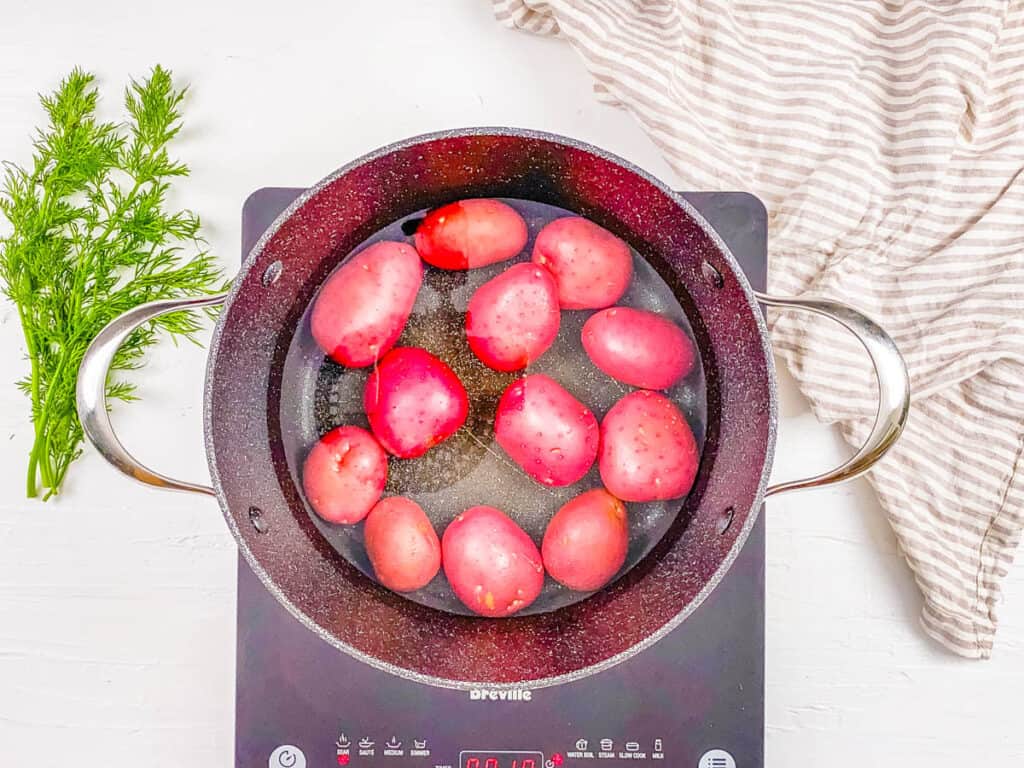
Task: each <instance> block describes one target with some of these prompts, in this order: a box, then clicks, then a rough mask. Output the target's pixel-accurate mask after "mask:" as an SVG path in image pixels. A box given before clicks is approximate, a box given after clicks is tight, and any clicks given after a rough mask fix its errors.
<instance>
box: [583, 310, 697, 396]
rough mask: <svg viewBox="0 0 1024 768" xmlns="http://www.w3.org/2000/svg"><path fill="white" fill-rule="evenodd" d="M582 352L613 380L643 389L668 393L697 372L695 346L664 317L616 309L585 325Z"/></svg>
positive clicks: (679, 329) (599, 314) (599, 313)
mask: <svg viewBox="0 0 1024 768" xmlns="http://www.w3.org/2000/svg"><path fill="white" fill-rule="evenodd" d="M582 341H583V348H584V349H585V350H586V351H587V354H588V355H589V356H590V360H591V362H593V363H594V365H596V366H597V367H598V368H600V369H601V370H602V371H604V372H605V373H606V374H608V375H609V376H611V377H612V378H613V379H617V380H619V381H621V382H622V383H623V384H629V385H630V386H633V387H642V388H643V389H668V388H669V387H671V386H672V385H674V384H675V383H676V382H677V381H679V380H680V379H681V378H683V377H684V376H685V375H686V374H688V373H689V372H690V371H691V370H692V369H693V362H694V352H693V344H692V343H691V342H690V339H689V337H688V336H687V335H686V334H685V333H684V332H683V330H682V329H681V328H680V327H679V326H678V325H676V324H675V323H673V322H672V321H671V320H666V319H665V318H664V317H661V315H656V314H655V313H653V312H646V311H644V310H642V309H632V308H630V307H612V308H611V309H605V310H603V311H601V312H597V313H595V314H594V315H592V316H591V317H590V318H589V319H588V320H587V322H586V323H584V325H583V333H582Z"/></svg>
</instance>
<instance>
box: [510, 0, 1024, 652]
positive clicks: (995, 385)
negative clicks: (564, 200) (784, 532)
mask: <svg viewBox="0 0 1024 768" xmlns="http://www.w3.org/2000/svg"><path fill="white" fill-rule="evenodd" d="M493 4H494V9H495V13H496V16H497V18H498V19H499V20H500V21H501V22H503V23H504V24H506V25H508V26H510V27H516V28H520V29H524V30H527V31H530V32H534V33H538V34H558V35H561V36H562V37H564V38H565V39H566V40H567V41H568V42H569V44H571V45H572V46H573V47H574V48H575V49H576V51H577V52H578V53H579V55H580V56H581V57H582V59H583V61H584V62H585V64H586V66H587V68H588V69H589V71H590V73H591V74H592V75H593V77H594V80H595V85H594V88H595V91H596V93H597V96H598V97H599V98H600V99H602V100H604V101H606V102H609V103H613V104H617V105H620V106H622V107H623V108H625V109H626V110H628V111H629V112H630V113H631V114H632V115H633V116H635V118H636V119H637V120H638V121H639V122H640V124H641V125H642V126H643V127H644V129H645V130H646V131H647V133H648V134H649V135H650V137H651V138H652V139H653V140H654V141H655V142H656V143H657V144H658V146H659V147H660V148H661V149H662V151H663V152H664V154H665V156H666V158H667V159H668V161H669V163H670V164H671V165H672V167H673V169H674V170H675V171H676V172H677V173H678V174H679V176H680V177H681V178H682V179H684V180H686V182H687V185H688V186H689V187H692V188H694V189H744V190H749V191H751V192H754V193H756V194H757V195H758V196H760V198H761V199H762V200H763V201H764V203H765V204H766V206H767V208H768V211H769V248H770V254H771V269H770V272H769V282H770V288H771V290H772V291H773V292H776V293H779V294H789V295H792V294H800V293H804V292H813V293H816V294H824V295H826V296H830V297H834V298H838V299H841V300H844V301H847V302H849V303H851V304H853V305H855V306H858V307H861V308H863V309H865V310H867V311H868V312H869V313H871V314H872V315H873V316H875V317H876V319H878V320H879V321H880V322H881V323H882V325H883V326H885V327H886V328H887V329H888V330H889V331H890V332H891V333H892V334H893V335H894V336H895V338H896V340H897V342H898V344H899V346H900V348H901V349H902V350H903V352H904V354H905V356H906V358H907V362H908V363H909V365H910V369H911V379H912V385H913V390H914V398H915V399H914V406H913V408H912V411H911V417H910V422H909V425H908V427H907V431H906V433H905V436H904V437H903V439H902V441H901V442H900V444H899V445H898V446H897V447H896V449H895V450H894V451H893V452H892V454H891V455H890V456H889V457H888V458H887V459H886V460H885V461H884V462H883V463H882V464H881V465H880V466H879V467H877V468H876V469H875V470H873V471H872V472H871V474H870V478H871V481H872V482H873V484H874V486H875V488H876V490H877V492H878V494H879V497H880V498H881V501H882V504H883V506H884V508H885V510H886V512H887V514H888V516H889V519H890V521H891V523H892V526H893V528H894V529H895V531H896V534H897V535H898V537H899V541H900V544H901V546H902V548H903V550H904V552H905V553H906V557H907V560H908V561H909V563H910V566H911V568H912V569H913V571H914V573H915V575H916V578H917V582H918V584H919V585H920V587H921V590H922V591H923V593H924V597H925V601H924V609H923V613H922V616H921V619H922V624H923V626H924V628H925V630H926V631H927V632H928V634H929V635H931V636H932V637H934V638H935V639H936V640H938V641H939V642H941V643H943V644H944V645H945V646H947V647H948V648H950V649H952V650H953V651H955V652H956V653H959V654H962V655H964V656H969V657H973V658H986V657H988V656H989V655H990V654H991V652H992V640H993V636H994V634H995V629H996V615H995V609H996V604H997V603H998V601H999V593H1000V582H1001V580H1002V579H1003V577H1004V576H1005V575H1006V571H1007V568H1009V567H1010V564H1011V562H1012V559H1013V553H1014V549H1015V548H1016V545H1017V542H1018V539H1019V538H1020V533H1021V528H1022V524H1024V458H1022V452H1024V426H1022V425H1024V173H1022V171H1024V0H1010V1H1009V2H1007V1H1006V0H1002V1H998V0H963V2H958V1H957V0H930V1H927V2H926V1H922V0H907V1H906V2H895V1H893V0H862V1H861V2H856V3H849V2H835V1H834V0H775V1H772V2H768V1H763V2H758V1H756V0H754V1H750V2H741V1H740V0H590V1H589V2H584V1H583V0H493ZM772 333H773V339H774V343H775V347H776V349H777V350H778V351H779V353H780V354H781V355H782V356H783V357H784V358H785V360H786V362H787V363H788V365H789V367H790V369H791V370H792V372H793V374H794V375H795V376H796V378H797V380H798V381H799V383H800V386H801V388H802V389H803V391H804V393H805V394H806V395H807V396H808V397H809V398H810V400H811V402H812V405H813V407H814V410H815V413H816V414H817V416H818V417H819V418H821V419H822V420H824V421H827V422H835V423H837V424H838V425H839V426H840V428H841V430H842V432H843V434H844V436H845V437H846V438H847V439H848V440H849V441H850V442H852V443H856V442H858V441H860V440H861V439H862V438H863V437H864V436H865V434H866V432H867V429H868V427H869V424H870V421H871V417H872V416H873V413H874V397H873V393H874V386H873V383H872V381H871V379H870V377H869V373H868V369H867V364H866V362H865V360H866V358H863V357H862V356H861V354H860V351H859V350H858V349H857V347H856V342H854V341H852V340H851V339H850V338H849V337H847V336H846V335H844V334H842V333H841V332H840V331H837V330H836V329H835V328H834V327H832V325H831V324H830V323H828V322H827V321H825V322H822V321H815V320H813V319H808V318H805V317H798V316H788V315H780V316H778V317H774V318H773V326H772Z"/></svg>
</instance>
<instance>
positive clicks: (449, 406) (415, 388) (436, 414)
mask: <svg viewBox="0 0 1024 768" xmlns="http://www.w3.org/2000/svg"><path fill="white" fill-rule="evenodd" d="M363 407H364V408H365V409H366V417H367V418H368V419H369V420H370V427H371V428H372V429H373V434H374V435H375V436H376V438H377V439H378V440H379V441H380V444H381V445H382V446H384V450H386V451H387V452H388V453H390V454H392V455H393V456H398V457H399V458H402V459H411V458H414V457H416V456H422V455H423V454H424V453H426V452H427V451H428V450H429V449H430V448H433V447H434V446H435V445H437V444H438V443H440V442H443V441H444V440H447V439H448V438H449V437H451V436H452V435H453V434H454V433H455V432H456V431H458V429H459V427H461V426H462V425H463V424H464V423H465V421H466V414H467V413H469V398H467V397H466V389H465V387H463V386H462V382H461V381H459V377H458V376H456V375H455V372H454V371H453V370H452V369H451V368H449V367H448V366H447V365H446V364H445V363H444V362H442V361H441V360H439V359H438V358H436V357H434V356H433V355H432V354H430V353H429V352H427V351H426V350H425V349H420V348H418V347H398V348H396V349H393V350H391V351H390V352H388V353H387V354H386V355H385V356H384V359H383V360H381V361H380V365H379V366H378V367H377V368H376V369H375V370H374V371H373V373H371V374H370V377H369V378H368V379H367V380H366V388H365V389H364V391H363Z"/></svg>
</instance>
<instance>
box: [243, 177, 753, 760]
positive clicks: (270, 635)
mask: <svg viewBox="0 0 1024 768" xmlns="http://www.w3.org/2000/svg"><path fill="white" fill-rule="evenodd" d="M301 192H302V190H300V189H292V188H278V187H267V188H263V189H260V190H257V191H256V192H255V193H253V195H252V196H250V198H249V199H248V200H247V201H246V203H245V206H244V208H243V211H242V253H243V254H245V253H248V252H249V250H250V249H251V248H252V246H253V244H254V243H255V242H256V240H258V239H259V236H260V235H261V234H262V233H263V232H264V230H265V229H266V228H267V227H268V226H269V225H270V224H271V223H272V222H273V221H274V219H275V218H276V217H277V215H278V214H279V213H280V212H281V211H282V210H284V208H285V207H287V205H288V204H289V203H291V202H292V201H293V200H294V199H295V198H296V197H297V196H298V195H299V194H300V193H301ZM682 196H683V197H685V198H686V199H687V200H689V201H690V202H691V203H692V204H693V205H694V206H695V207H696V208H697V209H698V210H699V211H700V212H701V214H702V215H703V216H704V217H705V219H707V221H708V222H709V223H710V224H711V225H712V226H713V227H714V228H715V230H716V231H717V232H718V233H719V235H720V236H721V237H722V239H723V240H724V241H725V242H726V244H727V245H728V246H729V248H730V249H731V250H732V253H733V254H734V255H735V257H736V259H737V260H738V261H739V263H740V265H741V266H742V268H743V270H744V272H745V273H746V275H747V277H748V279H749V280H750V283H751V285H753V287H754V288H755V289H759V290H763V289H764V288H765V280H766V270H767V255H766V220H765V214H764V208H763V207H762V206H761V204H760V202H758V201H757V200H756V198H753V197H751V196H750V195H747V194H745V193H732V192H723V193H717V192H716V193H703V192H702V193H682ZM236 702H237V703H236V721H235V729H236V735H235V764H236V765H237V766H239V768H241V767H243V766H244V767H245V768H263V766H269V768H327V767H328V766H335V765H350V766H392V768H405V767H406V766H407V767H408V768H542V766H544V767H546V768H558V767H559V766H565V767H566V768H573V767H575V766H584V767H587V768H615V767H616V766H623V765H660V766H665V767H666V768H668V767H669V766H671V768H736V766H739V768H761V766H763V764H764V757H763V755H764V515H763V514H762V515H760V516H759V518H758V521H757V523H756V525H755V526H754V528H753V530H752V532H751V534H750V537H749V538H748V540H747V542H746V544H745V545H744V547H743V550H742V552H741V553H740V555H739V557H738V558H737V560H736V561H735V563H734V564H733V566H732V568H731V569H730V570H729V572H728V573H727V574H726V576H725V578H724V579H723V580H722V582H721V583H720V584H719V586H718V587H717V588H716V589H715V590H713V591H712V592H711V594H710V595H709V596H708V598H707V599H706V600H705V601H704V603H703V604H702V605H701V606H700V607H699V608H698V609H697V610H696V611H694V612H693V613H692V614H691V615H690V616H689V617H688V618H687V619H686V621H684V622H683V623H682V624H681V625H680V626H679V627H677V628H676V629H674V630H673V631H672V632H670V633H669V634H668V635H667V636H665V637H664V638H663V639H662V640H660V641H659V642H657V643H655V644H654V645H653V646H651V647H650V648H648V649H646V650H644V651H642V652H640V653H638V654H636V655H634V656H632V657H630V658H629V659H627V660H625V661H623V662H622V663H620V664H618V665H616V666H614V667H612V668H610V669H606V670H604V671H602V672H598V673H596V674H592V675H589V676H587V677H584V678H582V679H579V680H575V681H573V682H569V683H563V684H561V685H556V686H552V687H546V688H537V689H533V690H529V689H522V690H513V691H507V690H506V691H488V690H474V691H465V690H451V689H444V688H437V687H434V686H430V685H426V684H423V683H418V682H414V681H411V680H407V679H404V678H399V677H397V676H395V675H392V674H389V673H388V672H384V671H382V670H379V669H375V668H373V667H370V666H368V665H367V664H364V663H363V662H361V661H359V660H357V659H355V658H352V657H350V656H348V655H346V654H344V653H342V652H340V651H338V650H336V649H335V648H333V647H331V646H329V645H328V644H327V643H325V642H324V641H323V640H321V639H320V638H318V637H317V636H316V635H314V634H313V633H312V632H310V631H309V630H307V629H306V628H305V627H303V626H302V625H300V624H299V623H298V622H297V621H296V620H295V619H294V618H292V617H291V616H290V615H289V614H288V612H287V611H286V610H285V609H284V608H283V607H282V606H280V605H279V604H278V603H277V601H276V600H275V599H274V598H273V597H272V596H271V595H270V594H269V593H268V592H267V591H266V590H265V589H264V587H263V585H262V584H261V583H260V581H259V580H258V579H257V578H256V576H255V575H254V574H253V573H252V572H251V571H250V569H249V567H248V565H247V564H246V563H245V561H244V560H243V559H241V558H239V565H238V659H237V692H236Z"/></svg>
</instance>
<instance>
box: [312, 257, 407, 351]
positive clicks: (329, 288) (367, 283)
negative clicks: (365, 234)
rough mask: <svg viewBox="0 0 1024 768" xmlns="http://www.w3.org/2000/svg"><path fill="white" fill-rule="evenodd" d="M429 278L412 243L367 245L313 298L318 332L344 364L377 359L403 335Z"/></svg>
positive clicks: (314, 328)
mask: <svg viewBox="0 0 1024 768" xmlns="http://www.w3.org/2000/svg"><path fill="white" fill-rule="evenodd" d="M422 282H423V263H422V262H421V261H420V258H419V255H418V254H417V253H416V251H415V249H414V248H413V247H412V246H411V245H407V244H406V243H393V242H387V241H385V242H379V243H374V244H373V245H371V246H369V247H367V248H365V249H363V250H362V251H360V252H359V253H357V254H356V255H355V256H353V257H352V258H351V259H349V261H348V262H347V263H346V264H345V265H344V266H342V267H341V269H339V270H338V271H337V272H335V273H334V274H333V275H331V277H330V278H329V279H328V280H327V282H326V283H324V286H323V287H322V288H321V289H320V293H319V294H318V295H317V297H316V301H315V303H314V304H313V314H312V317H311V318H310V325H311V328H312V331H313V338H314V339H316V343H317V344H319V345H320V348H321V349H323V351H324V352H326V353H327V354H328V355H330V356H331V358H332V359H333V360H334V361H335V362H337V363H340V364H341V365H346V366H349V367H351V368H361V367H363V366H367V365H372V364H373V363H375V362H376V361H377V360H379V359H380V358H381V357H382V356H383V355H384V353H385V352H387V351H388V350H389V349H391V347H392V346H393V345H394V343H395V342H396V341H397V340H398V337H399V336H401V335H402V330H403V329H404V328H405V321H406V320H408V319H409V313H410V312H411V311H412V305H413V304H414V303H415V301H416V294H417V293H419V290H420V284H421V283H422Z"/></svg>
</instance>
